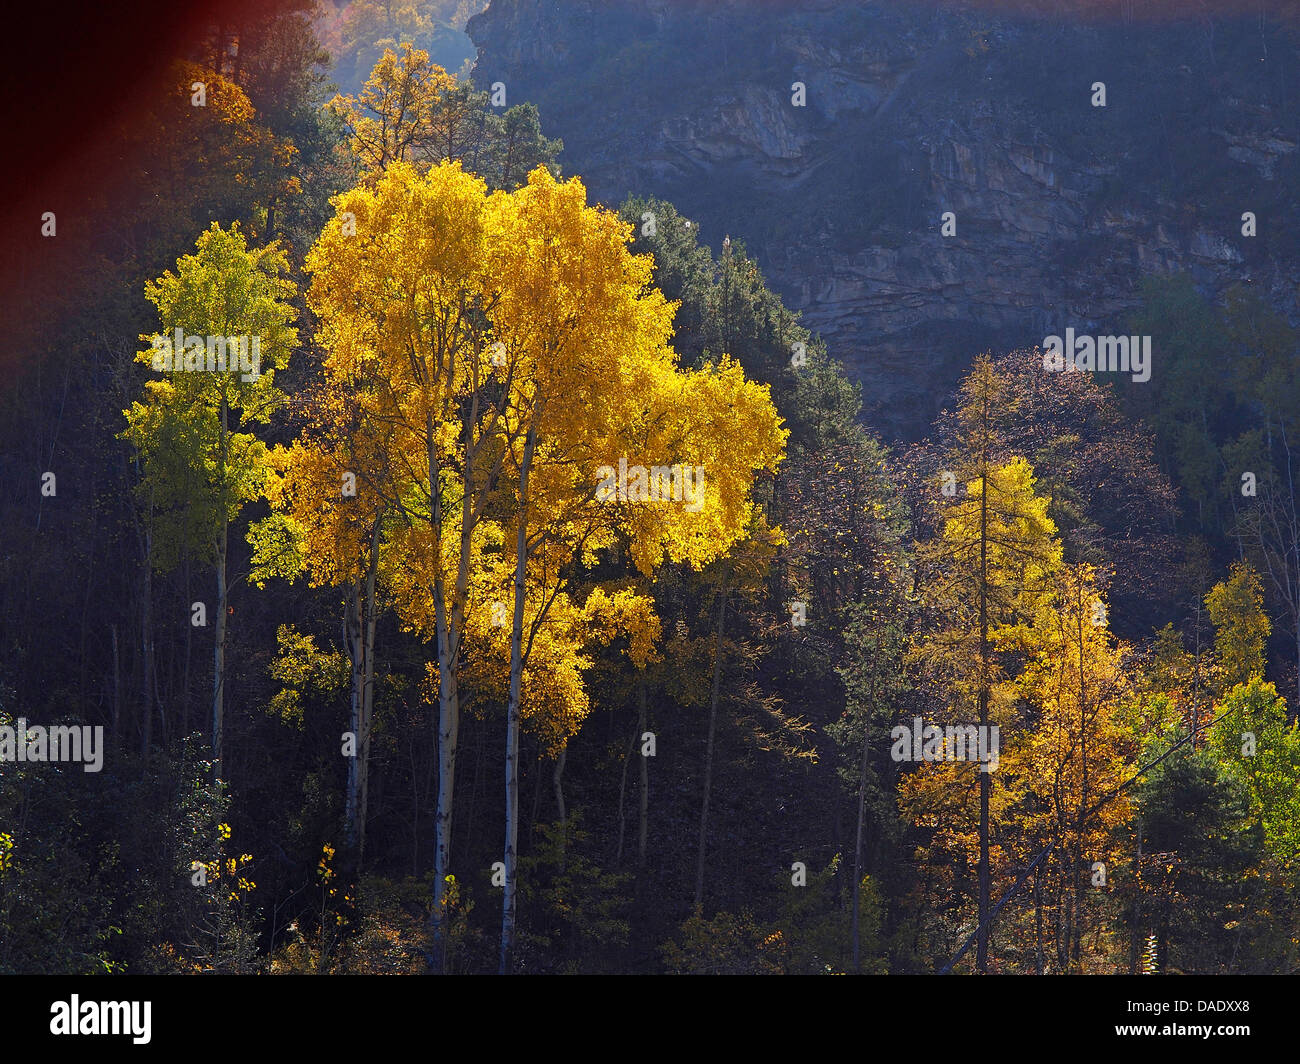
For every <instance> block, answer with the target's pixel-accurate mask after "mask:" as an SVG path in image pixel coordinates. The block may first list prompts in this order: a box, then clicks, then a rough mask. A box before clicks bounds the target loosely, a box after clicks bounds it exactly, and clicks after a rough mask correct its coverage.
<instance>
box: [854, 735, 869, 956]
mask: <svg viewBox="0 0 1300 1064" xmlns="http://www.w3.org/2000/svg"><path fill="white" fill-rule="evenodd" d="M870 739H871V720H870V717H869V716H868V718H867V719H866V720H865V721H864V722H863V725H862V770H861V774H860V776H859V779H858V830H857V834H856V835H855V836H854V840H853V970H854V971H855V972H861V971H862V938H861V934H860V932H859V929H858V918H859V909H860V908H861V904H860V903H861V896H862V825H863V822H864V821H865V820H866V811H867V757H868V754H869V751H870V749H871V747H870V745H869V744H870Z"/></svg>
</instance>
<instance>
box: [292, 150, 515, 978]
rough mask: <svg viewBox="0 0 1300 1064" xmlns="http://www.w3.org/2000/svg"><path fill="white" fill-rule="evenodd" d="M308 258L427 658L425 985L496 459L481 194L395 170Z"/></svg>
mask: <svg viewBox="0 0 1300 1064" xmlns="http://www.w3.org/2000/svg"><path fill="white" fill-rule="evenodd" d="M334 203H335V208H336V214H335V217H334V218H333V219H332V220H331V221H330V222H329V223H328V224H327V226H326V227H325V230H324V232H322V234H321V236H320V239H319V240H318V241H317V243H316V245H315V247H313V249H312V251H311V253H310V254H309V256H308V258H307V268H308V270H309V271H310V272H311V273H312V275H313V280H312V285H311V288H310V289H309V292H308V302H309V304H310V305H311V307H312V309H313V310H314V311H315V312H316V314H317V316H318V318H319V320H320V328H319V332H318V339H319V341H320V343H321V344H322V346H323V347H324V349H325V350H326V352H327V354H326V357H325V360H324V369H325V374H326V377H327V379H328V380H329V381H331V382H333V383H335V384H337V385H338V386H340V387H342V388H345V389H348V390H349V391H350V392H351V393H352V394H353V395H354V396H355V402H356V404H357V417H358V419H359V425H360V427H359V430H358V431H360V432H363V433H365V434H367V435H368V436H369V437H370V438H371V443H372V445H373V446H376V447H377V448H379V453H378V454H377V455H376V461H375V463H374V470H373V473H374V475H373V478H372V483H370V484H369V485H368V487H367V490H368V491H372V492H374V493H375V497H376V500H382V502H383V504H384V505H386V506H388V507H390V508H391V510H392V513H393V522H392V523H393V528H392V529H391V531H390V532H389V533H387V534H386V536H385V539H386V542H387V546H386V548H385V549H386V550H387V551H388V552H391V555H392V564H391V566H386V567H385V568H386V569H387V570H388V571H389V572H390V573H391V581H389V583H388V590H389V593H390V594H391V595H392V596H393V599H394V605H395V609H396V610H397V612H398V614H399V615H400V616H401V618H402V620H403V622H404V623H405V624H406V625H407V626H408V627H410V628H411V629H413V630H415V631H417V632H419V633H421V634H422V635H423V636H424V637H425V638H426V639H432V640H433V641H434V643H435V645H436V653H437V672H438V683H437V691H438V696H437V697H438V704H439V708H438V769H439V771H438V797H437V805H436V811H435V835H436V838H435V847H434V872H435V874H434V897H433V906H432V913H431V931H432V939H433V952H432V955H431V957H430V961H431V966H432V967H433V968H434V970H438V971H440V970H442V965H443V958H444V945H445V943H444V941H443V938H444V936H443V922H444V914H443V908H444V898H445V896H446V884H447V880H448V876H449V874H450V873H449V868H450V853H451V832H452V812H453V809H452V805H453V795H454V793H455V769H456V748H457V743H458V739H459V722H460V703H459V694H458V686H457V684H458V677H457V672H458V663H459V660H460V656H461V643H462V639H463V635H464V621H465V610H466V602H467V597H468V592H469V585H470V576H471V566H472V565H473V564H474V559H475V558H476V556H477V555H478V553H479V552H480V551H481V542H482V540H481V537H482V535H483V532H482V530H480V527H479V526H480V522H482V521H483V520H484V518H485V515H486V513H487V509H488V506H489V502H490V499H491V495H492V492H493V490H494V483H495V480H496V478H497V476H498V475H499V473H500V470H501V465H502V462H503V458H504V453H505V452H504V448H503V446H502V444H501V439H500V437H501V434H502V431H503V424H504V423H503V419H502V416H501V411H500V409H499V402H498V398H497V393H499V392H500V391H501V390H502V389H503V388H508V381H509V378H508V376H507V378H506V381H504V382H498V381H497V380H496V378H495V376H494V369H493V363H492V357H493V352H492V351H489V349H488V336H487V328H488V320H487V314H488V313H489V312H490V310H491V304H492V301H493V298H494V297H493V295H492V293H491V290H490V287H489V285H488V283H487V281H488V276H487V272H486V268H485V266H486V262H487V259H488V238H489V232H488V218H487V212H486V205H487V198H486V189H485V186H484V184H483V182H482V181H481V180H479V179H478V178H476V177H473V176H471V175H468V174H466V173H464V172H463V171H462V170H461V168H460V166H459V165H458V164H456V163H445V164H441V165H439V166H435V167H433V168H431V169H430V170H428V171H427V172H426V173H424V174H420V173H418V172H417V171H416V170H415V169H414V168H413V167H412V166H410V165H409V164H407V163H403V162H395V163H392V164H390V165H389V166H388V167H387V169H386V170H384V171H383V173H381V174H379V175H376V176H375V178H374V180H373V181H368V182H365V183H363V184H362V185H361V186H360V187H358V188H355V189H353V190H351V191H349V192H346V193H344V194H342V195H341V196H338V197H336V198H335V201H334Z"/></svg>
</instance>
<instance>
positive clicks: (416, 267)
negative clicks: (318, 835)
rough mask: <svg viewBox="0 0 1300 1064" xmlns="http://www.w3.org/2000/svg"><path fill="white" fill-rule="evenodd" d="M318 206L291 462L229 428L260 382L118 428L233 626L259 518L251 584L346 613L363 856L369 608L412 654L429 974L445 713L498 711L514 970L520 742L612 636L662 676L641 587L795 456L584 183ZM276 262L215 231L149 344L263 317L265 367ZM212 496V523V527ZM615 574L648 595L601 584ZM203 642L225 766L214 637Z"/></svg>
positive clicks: (430, 191) (737, 535) (383, 189)
mask: <svg viewBox="0 0 1300 1064" xmlns="http://www.w3.org/2000/svg"><path fill="white" fill-rule="evenodd" d="M335 208H336V213H335V217H334V218H333V219H332V220H331V221H330V222H329V223H328V224H327V225H326V226H325V229H324V231H323V232H322V233H321V235H320V238H319V239H318V241H317V242H316V244H315V246H314V247H313V248H312V250H311V252H310V253H309V254H308V256H307V259H306V264H305V266H306V271H307V273H308V274H309V275H310V277H311V282H310V286H309V288H308V290H307V292H306V301H307V306H308V307H309V308H310V310H311V311H312V313H313V315H314V333H313V340H314V342H315V345H316V346H317V348H318V349H319V351H320V354H321V359H320V375H319V378H318V379H316V380H315V381H312V382H311V383H310V384H309V385H308V386H307V387H306V388H305V389H303V390H302V391H301V392H300V393H299V394H298V395H297V396H295V397H294V403H295V412H296V414H297V415H298V424H299V425H300V426H301V429H300V434H299V437H298V439H296V440H295V441H294V442H293V443H291V444H290V445H288V446H274V447H267V446H265V444H263V443H262V442H261V441H259V440H258V439H257V437H256V436H255V435H253V434H251V433H249V432H247V431H245V430H246V429H247V428H248V427H249V426H248V425H246V424H244V423H243V422H244V421H248V422H250V423H251V422H252V421H253V420H255V419H256V420H263V421H265V418H266V417H267V416H269V412H270V410H271V409H273V408H274V407H275V406H276V405H278V404H279V402H280V400H281V399H282V397H281V396H280V395H279V393H277V392H274V391H273V387H274V386H273V384H272V377H273V375H272V374H265V375H264V376H263V378H261V379H260V380H259V381H258V382H256V383H255V384H247V383H244V384H241V383H239V382H237V381H234V380H233V379H231V377H230V375H229V374H215V375H209V374H202V375H194V374H177V373H175V372H173V373H171V374H169V375H167V376H165V377H164V379H163V380H161V381H157V380H155V381H152V382H150V383H149V385H148V397H147V401H146V402H144V403H137V404H136V406H135V407H134V408H133V409H132V411H131V412H130V414H129V417H130V420H131V425H132V430H131V431H132V433H133V436H134V438H136V439H137V444H138V446H139V447H140V450H141V453H142V454H143V455H144V456H145V459H146V463H147V464H148V465H149V466H150V468H151V474H150V475H151V476H152V477H153V479H154V481H155V482H156V483H157V484H158V489H159V491H160V492H161V491H162V490H163V488H164V486H165V485H167V484H170V485H171V488H172V490H173V494H172V495H171V496H169V498H170V499H171V501H172V503H174V504H179V503H180V501H181V499H182V498H183V497H185V494H186V493H197V494H200V495H203V496H205V500H204V502H202V503H201V504H200V510H199V514H198V516H199V519H200V520H201V521H202V522H203V523H204V524H205V527H206V529H207V531H208V533H209V536H210V538H211V539H212V541H213V542H214V544H215V546H214V554H215V555H216V557H217V558H218V561H219V566H218V568H219V572H220V575H219V582H220V585H221V590H222V601H223V602H224V594H225V590H226V577H225V556H226V553H227V545H226V533H227V529H228V525H229V523H230V522H232V521H233V520H234V519H235V518H236V516H237V514H238V510H239V505H238V504H239V503H241V502H243V501H247V500H249V499H252V498H255V497H257V496H259V495H264V496H265V498H266V499H267V500H268V502H269V503H270V513H269V515H268V516H266V517H264V518H262V519H261V520H258V521H256V522H254V524H253V525H252V527H251V529H250V532H249V540H250V543H251V544H252V546H253V552H254V553H253V561H254V566H253V572H252V578H253V579H254V581H255V582H258V583H265V582H266V581H267V580H268V579H271V578H274V577H282V578H289V579H293V578H296V577H298V576H299V575H305V576H306V577H307V578H308V580H309V581H310V582H311V583H312V584H313V585H315V586H322V587H336V588H338V589H340V590H341V591H342V592H343V598H344V614H345V617H344V632H345V636H346V643H347V650H348V654H349V658H350V661H351V664H352V682H351V689H352V690H351V711H350V731H351V735H352V737H353V738H354V739H355V740H356V741H355V743H354V744H353V745H354V747H355V749H356V751H357V752H356V756H355V761H354V763H353V764H352V765H351V766H350V769H349V775H348V783H347V787H348V794H347V802H346V809H347V820H348V824H347V835H348V837H349V839H350V840H351V841H352V842H353V843H354V845H355V846H356V848H357V850H358V851H360V850H361V848H362V847H363V846H364V838H365V817H366V801H365V793H366V763H367V757H368V751H369V736H370V730H371V725H372V720H373V688H374V679H375V655H376V647H375V640H376V627H377V618H378V615H379V613H380V611H382V610H384V609H387V608H391V609H392V610H393V611H394V612H395V613H396V615H397V617H398V618H399V619H400V621H401V623H402V624H403V626H404V627H406V628H407V629H408V630H410V631H413V632H415V633H416V634H417V635H418V636H420V637H421V638H422V639H423V640H425V641H426V642H427V644H428V646H429V648H430V659H431V660H430V666H429V676H428V684H427V691H428V696H429V697H430V699H432V700H435V701H436V702H437V705H438V717H439V725H438V734H439V744H438V745H439V752H438V777H439V784H438V800H437V812H436V818H435V834H436V839H435V854H436V856H435V866H436V867H435V871H436V875H435V894H434V898H433V905H432V913H433V916H432V925H433V926H432V932H433V934H432V938H433V943H434V948H433V950H432V953H431V961H432V965H433V967H434V968H435V969H436V968H440V967H441V963H442V961H441V942H442V938H443V921H444V916H445V913H444V908H445V894H446V886H445V884H446V883H447V882H448V877H449V876H450V875H451V874H452V869H451V867H450V854H451V836H452V831H453V827H454V816H453V813H454V809H453V802H454V795H455V770H456V747H457V740H458V733H459V720H460V710H461V706H462V703H463V702H464V700H465V699H466V698H468V697H473V698H477V699H483V700H487V701H495V702H497V703H499V704H504V705H505V706H506V708H507V722H508V734H507V756H506V766H505V768H506V784H507V786H506V792H507V817H506V822H507V838H506V845H505V849H504V856H505V860H504V865H505V870H506V875H505V903H504V906H503V936H502V966H503V969H504V968H505V967H506V966H507V965H508V954H509V949H510V945H511V942H512V937H513V910H514V889H515V883H514V878H515V875H514V873H515V868H514V861H515V854H516V845H515V839H516V832H517V771H518V770H517V762H518V749H519V729H520V727H521V725H523V724H527V725H528V726H530V727H532V728H534V729H536V730H537V732H538V734H539V735H540V736H541V737H542V738H543V740H544V742H545V745H546V746H547V747H548V748H549V749H551V750H552V751H553V752H555V753H557V754H558V753H559V752H560V751H562V750H563V749H564V745H565V743H566V742H567V740H568V739H569V737H571V736H572V735H573V734H575V733H576V732H577V730H578V729H579V728H580V727H581V725H582V722H583V719H584V717H585V716H586V713H587V710H588V702H587V696H586V692H585V687H584V681H583V673H584V670H585V669H586V668H588V667H589V665H590V663H591V659H590V658H589V656H588V653H589V651H590V649H592V648H594V647H596V646H599V645H602V644H607V643H609V642H610V641H611V640H612V639H614V638H615V637H617V636H626V637H628V655H629V658H630V661H631V665H632V666H633V667H634V668H644V667H645V666H646V665H647V664H648V663H649V662H650V661H651V660H652V659H653V658H654V657H655V656H656V652H655V643H656V642H657V640H658V638H659V622H658V619H657V616H656V613H655V609H654V604H653V601H652V600H651V599H650V598H649V596H648V594H647V593H646V592H645V590H644V588H645V587H646V586H647V582H646V581H645V580H644V579H641V580H639V581H638V580H637V576H638V575H639V576H640V577H641V578H646V577H649V576H651V575H652V574H653V573H654V571H655V570H656V569H657V568H658V567H659V566H660V565H662V564H663V563H664V562H665V561H666V560H668V561H671V562H674V563H679V564H686V565H689V566H691V567H693V568H696V569H698V568H700V567H702V566H704V565H705V564H707V563H708V562H710V561H712V560H714V559H716V558H718V557H721V556H722V555H724V554H725V553H726V552H727V551H728V549H729V548H730V547H731V546H732V545H733V544H735V543H737V542H738V541H739V540H741V539H742V537H743V536H744V534H745V532H746V529H747V528H748V527H749V526H750V525H751V523H752V522H751V519H752V518H753V516H754V503H753V501H752V498H751V488H752V486H753V483H754V479H755V476H756V475H758V474H759V473H760V472H762V471H769V472H770V471H774V470H775V468H776V465H777V463H778V462H779V461H780V460H781V457H782V455H783V451H784V443H785V438H786V435H787V433H786V431H785V430H784V429H783V428H782V427H781V423H780V419H779V418H778V417H777V414H776V411H775V409H774V407H773V405H772V402H771V399H770V396H769V393H768V389H767V388H766V387H765V386H760V385H757V384H755V383H754V382H752V381H749V380H747V379H746V378H745V376H744V374H743V372H742V371H741V368H740V366H739V365H738V364H737V363H736V362H734V361H731V360H730V359H728V358H726V357H725V356H724V357H723V358H722V359H721V360H720V361H718V362H716V363H706V364H704V365H701V366H700V367H698V368H692V369H683V368H681V367H679V366H678V364H677V356H676V354H675V352H674V351H673V350H672V348H671V346H670V343H669V341H670V338H671V335H672V318H673V313H674V310H675V307H674V306H673V305H672V304H669V303H668V302H667V300H665V298H664V297H663V295H662V294H661V293H660V292H659V291H658V290H657V289H655V288H654V287H653V285H652V283H651V281H652V278H651V269H652V266H651V261H650V260H649V258H648V257H638V256H633V255H632V254H630V253H629V251H628V248H627V244H628V241H629V239H630V236H631V231H630V227H629V226H627V225H626V224H625V223H623V222H621V221H620V220H619V219H618V218H617V216H616V215H614V214H613V213H611V212H608V211H605V210H602V209H598V208H592V207H588V206H587V204H586V193H585V190H584V188H583V186H582V184H581V183H580V182H579V181H577V180H569V181H567V182H564V183H560V182H558V181H556V180H555V179H554V178H553V177H552V175H551V174H550V173H549V171H547V170H546V169H545V168H544V167H538V168H537V169H536V170H534V171H533V173H532V174H531V175H530V176H529V178H528V182H527V184H525V185H523V186H522V187H520V188H518V189H517V190H514V191H501V190H498V191H492V192H489V190H488V188H487V186H486V185H485V183H484V182H483V181H482V180H481V179H480V178H479V177H477V176H475V175H473V174H470V173H468V172H466V171H465V170H463V169H462V167H461V165H460V164H459V163H456V162H443V163H439V164H436V165H432V166H430V165H428V164H423V165H418V166H417V165H412V164H409V163H406V162H402V161H395V162H390V163H389V164H388V165H387V166H386V167H384V168H383V169H382V170H378V171H369V172H367V173H366V174H365V175H364V176H363V177H362V179H361V181H360V183H359V184H358V186H357V187H356V188H354V189H352V190H351V191H349V192H346V193H344V194H342V195H341V196H339V197H337V198H336V200H335ZM274 255H275V253H274V252H271V251H266V250H262V251H249V250H247V249H246V248H245V246H244V243H243V237H242V236H241V235H240V234H239V232H238V230H231V231H225V230H221V229H220V228H219V227H215V226H214V227H213V229H212V230H211V231H210V232H209V233H205V234H204V236H203V238H202V239H201V240H200V243H199V249H198V254H197V255H195V256H190V257H188V258H187V259H186V260H182V263H181V264H180V265H181V274H180V278H179V279H175V278H171V275H170V274H169V275H167V276H166V277H164V278H162V279H160V281H159V282H158V284H157V285H156V286H154V287H153V288H151V295H152V294H153V293H155V292H158V293H161V294H162V295H163V296H166V298H157V299H155V302H157V303H158V306H159V311H160V317H161V319H162V322H161V324H162V327H163V329H165V330H167V331H170V330H172V329H173V328H182V329H184V330H189V331H194V332H201V333H205V334H207V333H211V334H218V335H234V334H237V333H249V332H255V331H257V329H256V326H257V325H258V322H261V321H262V319H267V321H266V323H265V324H266V326H267V328H271V327H272V326H274V327H276V328H279V329H280V330H281V331H280V333H278V334H277V336H278V337H279V338H280V340H281V341H282V342H280V343H279V344H278V345H272V346H271V348H270V355H271V358H270V361H272V363H273V365H275V366H277V367H278V366H281V365H282V364H283V353H284V347H285V344H284V342H283V341H285V340H291V339H292V337H291V334H289V333H285V332H284V328H285V327H284V325H283V323H284V322H285V321H288V320H290V319H291V317H292V313H291V309H292V308H291V307H290V306H289V302H288V300H289V299H290V298H291V295H292V293H291V291H290V290H289V289H291V288H292V286H289V288H286V287H285V285H286V284H287V282H285V281H283V280H282V279H281V278H279V271H278V270H274V269H269V270H268V269H267V268H266V267H267V264H268V263H271V264H278V263H276V262H275V260H274ZM172 289H176V292H175V294H170V293H172ZM268 300H269V302H268ZM277 300H278V301H277ZM271 308H279V309H278V310H276V311H275V312H274V313H272V312H271ZM268 315H270V316H269V317H268ZM143 357H144V356H143V355H142V358H143ZM182 377H183V378H188V379H186V380H182V379H181V378H182ZM252 389H256V390H257V392H258V397H259V398H264V399H266V400H268V402H267V403H264V404H262V406H261V407H259V408H258V409H257V411H256V412H254V410H253V409H252V408H251V407H249V406H248V405H247V399H246V397H245V395H244V392H245V391H250V390H252ZM178 397H180V398H178ZM182 406H184V409H181V407H182ZM187 411H188V413H187ZM165 412H170V413H168V414H167V416H168V417H170V419H171V420H170V422H168V423H170V424H172V425H175V426H180V425H181V424H183V423H186V422H187V419H188V421H190V422H194V424H193V425H191V427H190V428H186V429H184V430H182V429H180V428H177V429H176V430H175V432H176V433H179V434H181V435H184V433H186V432H188V433H190V435H191V436H192V437H193V438H192V439H189V442H188V443H187V445H186V446H185V447H184V448H183V449H181V450H179V451H178V450H177V449H176V448H174V447H172V448H167V454H166V455H164V454H163V453H161V447H162V441H163V437H164V435H165V434H164V433H163V424H164V421H165V420H166V419H165V418H164V413H165ZM196 412H197V413H199V414H201V415H202V416H201V417H199V418H198V420H197V422H195V421H194V418H193V417H191V416H190V415H192V414H195V413H196ZM242 414H247V415H249V416H248V417H246V418H241V415H242ZM198 426H206V427H205V428H203V430H202V431H198V430H197V427H198ZM196 433H197V434H196ZM187 439H188V437H187ZM611 456H625V457H626V458H627V459H630V460H632V461H633V462H634V463H635V462H637V461H643V462H644V463H645V464H646V465H648V466H654V467H660V468H665V467H672V468H679V469H681V468H690V469H693V470H695V471H697V476H696V478H695V480H694V482H693V487H694V489H696V490H693V491H691V492H690V493H689V495H690V497H689V498H686V494H687V493H686V492H680V493H678V495H677V498H676V499H673V498H671V493H670V498H669V499H668V500H667V501H668V503H669V504H668V505H665V506H647V505H636V500H635V499H633V498H631V497H630V496H624V498H623V499H617V498H615V499H610V498H607V497H604V496H602V495H601V493H600V492H599V487H600V485H601V483H602V478H604V477H607V474H608V470H609V464H608V463H609V460H610V457H611ZM705 469H706V470H707V471H708V481H707V484H706V482H705V481H704V479H703V477H702V476H699V475H698V471H700V470H705ZM208 496H211V497H213V498H214V499H215V500H216V501H217V503H218V505H217V506H216V508H215V509H214V510H212V511H210V512H209V511H208V510H206V509H203V507H204V506H206V505H208V502H207V501H206V499H207V497H208ZM615 551H617V557H623V552H624V551H625V552H626V556H627V557H628V558H630V559H631V562H632V564H633V565H634V566H635V569H636V570H637V572H636V573H632V572H630V571H629V572H626V573H623V574H621V575H620V574H618V569H617V566H611V565H610V564H609V561H610V559H611V558H612V557H614V556H615ZM602 565H603V568H602ZM598 568H600V569H601V575H602V578H601V579H597V577H596V571H597V569H598ZM611 572H613V573H614V574H616V575H615V576H614V577H613V578H611V575H610V574H611ZM222 621H223V622H224V609H223V610H222ZM218 641H219V645H218V650H217V676H216V681H215V689H214V724H213V739H214V753H215V755H216V756H217V757H218V758H219V757H220V747H219V742H220V738H219V737H220V721H221V698H222V686H223V685H222V678H223V675H224V668H225V662H224V656H223V655H224V650H223V647H222V644H223V643H224V623H223V624H222V627H221V630H220V631H219V633H218Z"/></svg>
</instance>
